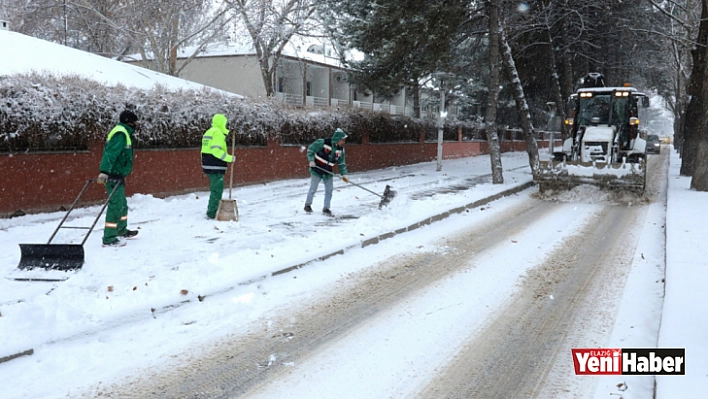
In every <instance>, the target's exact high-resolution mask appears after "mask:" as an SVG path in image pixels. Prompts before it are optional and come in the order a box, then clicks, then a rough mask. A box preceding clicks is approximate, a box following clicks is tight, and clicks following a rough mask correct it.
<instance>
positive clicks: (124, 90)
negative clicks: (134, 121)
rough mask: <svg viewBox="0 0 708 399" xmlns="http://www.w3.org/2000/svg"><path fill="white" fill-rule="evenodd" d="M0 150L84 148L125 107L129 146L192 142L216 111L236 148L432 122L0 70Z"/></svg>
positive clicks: (410, 132) (384, 138)
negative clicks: (134, 125) (130, 117)
mask: <svg viewBox="0 0 708 399" xmlns="http://www.w3.org/2000/svg"><path fill="white" fill-rule="evenodd" d="M0 99H1V100H0V152H4V153H8V152H24V151H66V150H86V149H88V142H89V141H90V140H91V139H104V138H105V136H106V134H107V132H108V131H109V130H110V129H111V128H112V127H113V126H114V125H115V123H116V122H117V118H118V114H119V113H120V111H122V110H123V109H125V108H132V109H134V110H135V112H136V113H137V114H138V115H139V117H140V122H141V124H140V129H139V130H138V132H137V133H136V134H135V146H136V147H137V148H195V147H199V146H200V145H201V137H202V134H203V133H204V131H205V130H206V129H207V128H209V126H210V125H211V118H212V116H213V115H214V114H215V113H223V114H225V115H226V116H227V118H228V120H229V124H228V128H229V130H231V132H232V133H235V137H236V145H238V146H265V145H266V141H267V138H269V137H271V138H276V137H277V138H279V139H280V142H281V144H284V145H295V144H298V145H304V144H309V143H310V142H311V141H312V140H314V139H316V138H319V137H328V136H329V135H331V133H332V132H333V131H334V129H335V128H337V127H340V128H342V129H344V130H345V131H346V132H347V134H349V139H348V142H350V143H360V142H361V136H362V134H363V133H365V132H366V133H368V134H369V136H370V141H371V142H372V143H385V142H416V141H418V140H419V138H420V133H421V132H424V133H425V137H426V140H434V139H435V137H437V127H436V125H435V123H434V121H424V120H417V119H411V118H408V117H403V116H390V115H385V114H381V113H374V112H367V111H362V110H358V109H347V110H345V111H343V112H337V111H333V110H317V111H311V110H309V111H308V110H296V109H289V108H285V107H282V106H281V105H280V104H279V103H276V102H272V101H261V102H255V101H251V100H248V99H243V98H239V97H236V96H232V95H229V94H225V93H224V92H221V91H216V90H211V89H204V90H201V91H195V90H180V91H168V90H166V89H165V88H163V87H156V88H154V89H152V90H135V89H132V88H128V87H124V86H112V87H109V86H104V85H101V84H99V83H96V82H94V81H90V80H87V79H84V78H81V77H76V76H73V77H72V76H69V77H66V76H63V77H58V76H52V75H48V74H27V75H13V76H0ZM458 128H462V130H463V135H464V136H465V137H469V138H472V137H477V135H478V133H477V132H475V129H474V127H473V126H471V125H467V124H464V123H460V122H458V123H456V124H454V125H453V124H448V125H447V126H446V128H445V139H446V140H456V139H457V129H458Z"/></svg>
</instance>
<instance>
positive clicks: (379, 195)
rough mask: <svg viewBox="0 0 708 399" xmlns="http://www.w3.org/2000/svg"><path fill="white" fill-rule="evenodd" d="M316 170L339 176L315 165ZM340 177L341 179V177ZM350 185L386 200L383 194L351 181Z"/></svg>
mask: <svg viewBox="0 0 708 399" xmlns="http://www.w3.org/2000/svg"><path fill="white" fill-rule="evenodd" d="M314 168H315V169H319V170H321V171H323V172H325V173H328V174H330V175H332V176H337V175H335V174H334V173H332V172H330V171H328V170H325V169H322V168H320V167H319V166H317V165H315V166H314ZM339 177H341V176H339ZM349 184H353V185H355V186H357V187H359V188H360V189H362V190H366V191H368V192H370V193H371V194H374V195H375V196H377V197H379V198H381V199H384V196H383V195H381V194H379V193H376V192H373V191H371V190H369V189H368V188H366V187H364V186H361V185H359V184H356V183H354V182H353V181H351V180H349Z"/></svg>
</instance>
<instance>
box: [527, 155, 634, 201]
mask: <svg viewBox="0 0 708 399" xmlns="http://www.w3.org/2000/svg"><path fill="white" fill-rule="evenodd" d="M534 181H535V183H537V184H538V191H539V192H541V193H544V192H545V191H546V190H570V189H572V188H573V187H576V186H579V185H581V184H590V185H593V186H598V187H602V188H604V189H611V190H623V191H630V192H635V193H638V194H643V193H644V188H645V186H646V163H644V162H641V163H629V162H626V163H613V164H607V163H593V162H567V161H541V167H540V169H539V173H538V176H536V177H535V178H534Z"/></svg>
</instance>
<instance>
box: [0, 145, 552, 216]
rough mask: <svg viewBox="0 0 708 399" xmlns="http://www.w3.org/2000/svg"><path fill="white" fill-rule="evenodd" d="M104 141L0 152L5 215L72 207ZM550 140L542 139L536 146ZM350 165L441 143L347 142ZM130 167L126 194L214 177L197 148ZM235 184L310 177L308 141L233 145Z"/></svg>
mask: <svg viewBox="0 0 708 399" xmlns="http://www.w3.org/2000/svg"><path fill="white" fill-rule="evenodd" d="M103 144H104V143H103V141H95V142H92V143H90V145H89V150H88V151H83V152H71V153H70V152H62V153H29V154H23V153H20V154H11V155H8V154H2V155H0V172H1V173H0V217H8V216H11V215H13V214H20V213H37V212H47V211H56V210H60V209H61V208H62V207H63V208H65V209H66V208H68V207H69V206H71V203H72V202H73V201H74V199H75V198H76V196H77V195H78V194H79V192H80V191H81V188H82V187H83V185H84V184H85V183H86V180H87V179H93V178H96V176H97V175H98V165H99V164H100V162H101V155H102V153H103ZM543 144H545V146H547V143H545V142H540V141H539V146H542V145H543ZM346 148H347V166H348V168H349V171H350V172H358V171H365V170H371V169H380V168H385V167H389V166H398V165H409V164H413V163H418V162H427V161H431V160H434V159H436V157H437V143H430V142H427V143H425V142H422V141H421V142H418V143H400V144H370V143H369V141H368V138H367V137H364V138H363V140H362V144H347V146H346ZM502 151H505V152H506V151H525V143H524V142H523V141H515V142H503V143H502ZM486 153H487V143H486V142H479V141H475V142H463V141H461V140H459V139H458V141H457V142H445V143H444V145H443V158H444V159H453V158H461V157H469V156H476V155H480V154H486ZM134 154H135V161H134V167H133V173H132V174H131V175H130V176H129V177H128V179H127V184H126V195H128V196H131V195H133V194H135V193H142V194H152V195H154V196H156V197H164V196H168V195H174V194H181V193H187V192H194V191H207V190H208V187H209V181H208V179H207V178H206V176H205V175H204V174H203V173H202V169H201V157H200V154H199V149H196V148H195V149H179V150H174V149H172V150H148V149H143V150H141V149H139V148H138V149H135V151H134ZM235 155H236V163H235V164H234V185H235V186H238V185H245V184H252V183H261V182H267V181H273V180H281V179H293V178H305V177H307V176H308V167H307V161H306V158H305V148H301V147H296V146H280V144H279V142H278V141H269V142H268V144H267V146H266V147H259V148H253V147H249V148H236V154H235ZM105 196H106V193H105V189H104V188H103V186H99V185H91V187H89V189H88V190H87V191H86V192H85V193H84V195H83V197H82V198H81V202H80V204H79V205H88V204H94V203H99V202H102V201H104V200H105Z"/></svg>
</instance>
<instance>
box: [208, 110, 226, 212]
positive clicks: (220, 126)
mask: <svg viewBox="0 0 708 399" xmlns="http://www.w3.org/2000/svg"><path fill="white" fill-rule="evenodd" d="M227 122H228V121H227V120H226V116H224V115H222V114H216V115H214V117H213V118H212V120H211V128H209V130H207V131H206V132H204V136H203V137H202V170H203V171H204V173H205V174H206V175H207V177H208V178H209V190H210V194H209V204H208V205H207V212H206V217H207V219H215V218H216V211H217V210H218V209H219V202H220V201H221V196H222V195H223V194H224V174H225V173H226V167H227V164H228V163H229V162H233V161H234V156H233V155H229V153H228V152H226V135H228V134H229V130H228V129H226V123H227Z"/></svg>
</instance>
